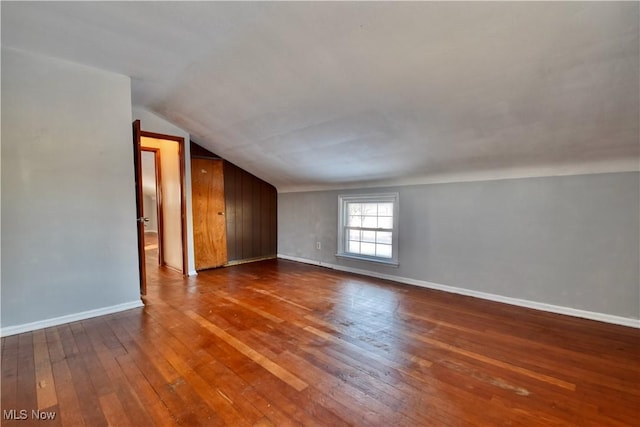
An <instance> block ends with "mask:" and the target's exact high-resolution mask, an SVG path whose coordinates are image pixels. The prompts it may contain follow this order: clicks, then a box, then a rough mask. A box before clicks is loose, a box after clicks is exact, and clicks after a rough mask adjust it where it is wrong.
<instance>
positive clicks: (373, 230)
mask: <svg viewBox="0 0 640 427" xmlns="http://www.w3.org/2000/svg"><path fill="white" fill-rule="evenodd" d="M338 200H339V210H340V212H339V220H338V224H339V228H338V256H344V257H349V258H358V259H364V260H368V261H376V262H382V263H387V264H396V265H397V263H398V193H389V194H368V195H353V196H352V195H341V196H339V199H338Z"/></svg>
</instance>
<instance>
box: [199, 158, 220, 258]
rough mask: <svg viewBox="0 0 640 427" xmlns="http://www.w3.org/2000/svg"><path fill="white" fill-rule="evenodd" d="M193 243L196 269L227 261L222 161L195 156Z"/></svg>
mask: <svg viewBox="0 0 640 427" xmlns="http://www.w3.org/2000/svg"><path fill="white" fill-rule="evenodd" d="M191 194H192V203H193V244H194V251H195V264H196V270H202V269H205V268H213V267H220V266H221V265H224V264H226V263H227V230H226V221H225V216H224V215H225V204H224V175H223V167H222V160H213V159H198V158H192V159H191Z"/></svg>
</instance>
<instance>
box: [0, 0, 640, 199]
mask: <svg viewBox="0 0 640 427" xmlns="http://www.w3.org/2000/svg"><path fill="white" fill-rule="evenodd" d="M1 7H2V44H3V45H5V46H10V47H14V48H18V49H23V50H27V51H32V52H36V53H42V54H45V55H49V56H54V57H58V58H62V59H66V60H69V61H73V62H77V63H81V64H86V65H89V66H93V67H98V68H101V69H106V70H110V71H113V72H116V73H121V74H125V75H128V76H130V77H131V78H132V97H133V103H134V104H135V105H139V106H143V107H145V108H147V109H149V110H151V111H153V112H155V113H157V114H158V115H160V116H162V117H164V118H166V119H167V120H169V121H171V122H172V123H174V124H176V125H178V126H180V127H181V128H183V129H185V130H186V131H188V132H189V133H190V134H191V135H192V138H193V139H194V140H195V141H196V142H198V143H199V144H200V145H202V146H204V147H205V148H207V149H209V150H211V151H213V152H215V153H217V154H218V155H220V156H222V157H224V158H226V159H228V160H230V161H232V162H234V163H236V164H237V165H238V166H241V167H243V168H244V169H246V170H248V171H250V172H252V173H253V174H255V175H257V176H259V177H260V178H263V179H264V180H266V181H268V182H270V183H272V184H274V185H275V186H276V187H277V188H278V189H279V190H280V191H290V190H300V189H311V188H330V187H345V186H358V185H373V184H381V183H384V184H389V183H412V182H429V181H438V180H455V179H472V177H506V176H535V175H548V174H551V175H553V174H563V173H572V171H573V172H581V171H584V172H603V171H609V170H611V171H619V170H638V165H639V156H640V147H639V145H640V144H639V134H640V127H639V116H640V106H639V104H640V103H639V93H640V87H639V85H640V83H639V81H640V77H639V76H640V73H639V64H640V61H639V51H640V42H639V22H640V16H639V4H638V3H637V2H626V3H625V2H623V3H619V2H615V3H614V2H566V3H565V2H562V3H553V2H540V3H539V2H535V3H531V2H504V3H495V2H486V3H485V2H402V3H396V2H291V3H290V2H257V3H253V2H86V3H85V2H68V3H67V2H42V3H29V2H19V3H12V2H5V1H3V2H2V6H1ZM143 126H144V124H143Z"/></svg>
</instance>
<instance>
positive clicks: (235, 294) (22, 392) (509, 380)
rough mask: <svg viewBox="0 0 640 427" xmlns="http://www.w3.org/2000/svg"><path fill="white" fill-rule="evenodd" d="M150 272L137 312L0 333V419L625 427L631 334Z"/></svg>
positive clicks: (361, 295)
mask: <svg viewBox="0 0 640 427" xmlns="http://www.w3.org/2000/svg"><path fill="white" fill-rule="evenodd" d="M148 262H149V266H148V270H147V271H148V273H149V276H150V277H149V279H148V295H147V297H146V298H145V303H146V306H145V307H144V308H141V309H135V310H129V311H127V312H123V313H118V314H114V315H109V316H103V317H99V318H94V319H89V320H85V321H81V322H75V323H71V324H66V325H62V326H58V327H53V328H48V329H46V330H39V331H35V332H32V333H25V334H20V335H15V336H10V337H6V338H3V339H2V408H3V418H4V419H3V422H2V425H7V426H10V425H16V426H27V425H51V426H81V425H86V426H92V427H93V426H103V425H114V426H128V425H131V426H151V425H159V426H170V425H188V426H218V425H228V426H272V425H273V426H289V425H317V426H341V425H358V426H360V425H372V426H380V425H382V426H449V425H452V426H462V425H478V426H489V425H491V426H493V425H523V426H536V425H541V426H542V425H544V426H547V425H576V426H631V425H636V426H637V425H639V424H638V423H639V420H640V409H639V406H640V405H639V402H640V387H639V386H640V363H639V362H640V330H637V329H633V328H627V327H622V326H614V325H608V324H604V323H599V322H594V321H588V320H582V319H576V318H571V317H565V316H560V315H554V314H549V313H543V312H538V311H534V310H529V309H525V308H520V307H513V306H509V305H504V304H499V303H493V302H488V301H484V300H479V299H474V298H470V297H464V296H459V295H453V294H447V293H444V292H437V291H431V290H426V289H421V288H417V287H411V286H407V285H398V284H394V283H391V282H386V281H383V280H377V279H372V278H366V277H360V276H355V275H351V274H346V273H341V272H336V271H332V270H328V269H323V268H319V267H313V266H307V265H303V264H298V263H294V262H289V261H283V260H268V261H262V262H257V263H251V264H242V265H237V266H234V267H228V268H224V269H218V270H209V271H203V272H201V273H200V274H199V275H198V276H197V277H195V278H182V277H181V276H180V274H178V273H175V272H173V271H171V270H168V269H163V268H158V267H157V265H154V264H153V260H151V261H148ZM11 409H16V412H15V413H14V414H15V415H16V416H17V417H19V416H20V415H21V412H20V411H21V410H25V412H24V414H27V419H26V420H20V421H18V420H7V419H6V418H7V417H8V414H9V413H8V412H7V411H10V410H11ZM32 410H36V411H37V410H40V411H42V412H41V413H44V414H47V413H48V412H55V414H56V416H55V418H54V419H53V420H47V421H42V420H40V421H38V420H36V419H34V418H33V415H37V413H32Z"/></svg>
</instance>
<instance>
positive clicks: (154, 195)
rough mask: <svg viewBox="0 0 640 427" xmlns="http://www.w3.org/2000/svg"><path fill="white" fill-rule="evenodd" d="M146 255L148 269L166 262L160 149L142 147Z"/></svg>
mask: <svg viewBox="0 0 640 427" xmlns="http://www.w3.org/2000/svg"><path fill="white" fill-rule="evenodd" d="M141 150H142V153H141V160H142V203H143V211H144V215H145V216H144V224H143V225H144V255H145V262H146V264H147V269H148V268H149V267H153V266H160V265H163V264H164V256H163V253H164V252H163V244H162V242H163V238H162V232H163V226H162V220H163V217H164V215H163V209H162V172H161V164H162V163H161V160H160V150H159V149H158V148H148V147H141Z"/></svg>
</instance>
